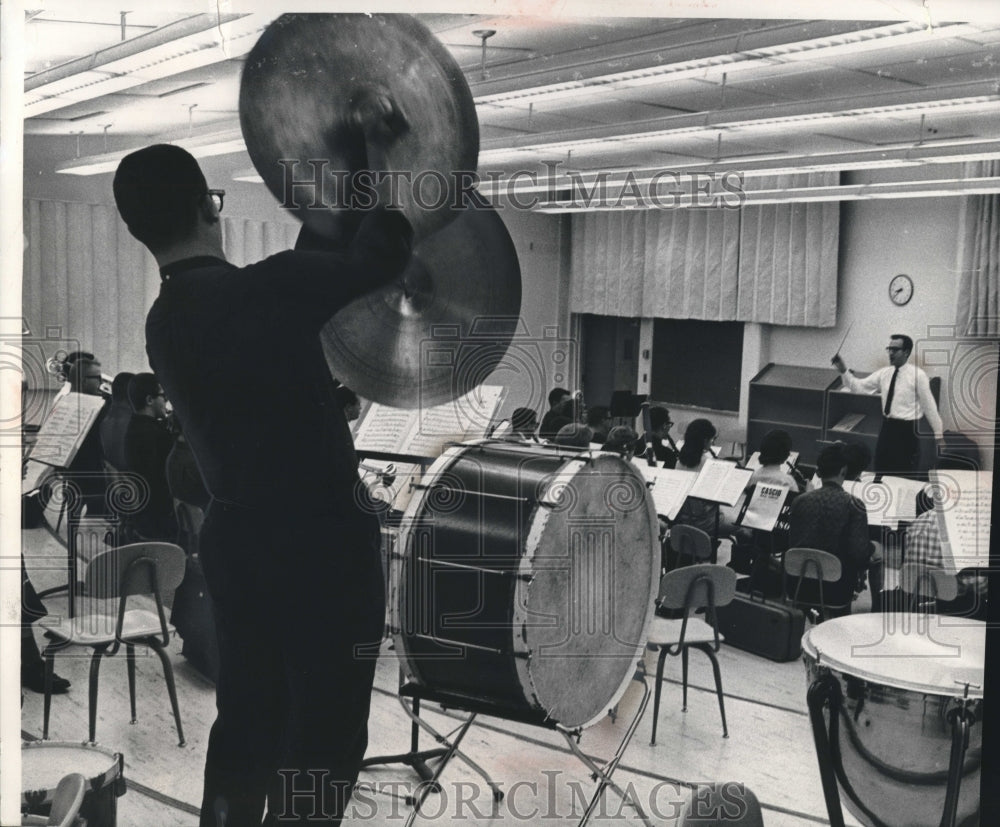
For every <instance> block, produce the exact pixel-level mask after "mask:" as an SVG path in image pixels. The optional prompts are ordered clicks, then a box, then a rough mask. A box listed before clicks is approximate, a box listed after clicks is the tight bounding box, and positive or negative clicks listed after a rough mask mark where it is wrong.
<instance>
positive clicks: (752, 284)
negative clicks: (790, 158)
mask: <svg viewBox="0 0 1000 827" xmlns="http://www.w3.org/2000/svg"><path fill="white" fill-rule="evenodd" d="M838 181H839V176H838V175H837V173H809V174H798V175H784V176H771V177H766V178H754V179H753V185H754V189H755V190H779V191H780V190H782V189H787V188H790V187H794V188H804V187H821V186H835V185H836V184H837V183H838ZM742 219H743V220H742V226H741V228H740V253H739V255H740V266H739V270H740V277H739V300H738V304H739V310H738V312H737V315H736V320H737V321H743V322H760V323H763V324H776V325H794V326H800V327H801V326H805V327H832V326H833V325H834V324H836V322H837V251H838V248H839V243H840V203H839V202H837V201H819V202H809V203H796V204H761V205H758V206H753V207H745V208H744V209H743V210H742Z"/></svg>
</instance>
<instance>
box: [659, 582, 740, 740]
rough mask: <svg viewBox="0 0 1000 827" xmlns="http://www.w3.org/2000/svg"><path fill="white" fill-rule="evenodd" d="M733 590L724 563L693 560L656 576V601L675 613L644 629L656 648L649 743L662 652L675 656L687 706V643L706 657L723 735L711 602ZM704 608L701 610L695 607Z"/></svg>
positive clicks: (721, 601) (718, 640) (720, 601)
mask: <svg viewBox="0 0 1000 827" xmlns="http://www.w3.org/2000/svg"><path fill="white" fill-rule="evenodd" d="M735 595H736V572H734V571H733V570H732V569H730V568H727V567H725V566H715V565H711V564H698V565H694V566H685V567H684V568H681V569H674V570H673V571H668V572H667V573H666V574H665V575H663V577H662V578H661V580H660V593H659V595H658V596H657V598H656V603H657V605H658V606H659V607H661V608H664V609H680V610H681V616H680V617H677V618H665V617H654V618H653V623H652V626H651V628H650V632H649V645H650V646H651V647H656V648H658V649H659V650H660V654H659V659H658V660H657V663H656V689H655V691H654V695H653V733H652V736H651V739H650V743H651V744H655V743H656V725H657V720H658V718H659V713H660V691H661V689H662V687H663V664H664V662H665V661H666V659H667V655H680V656H681V675H682V681H681V685H682V692H683V710H684V711H685V712H686V711H687V683H688V649H690V648H695V649H700V650H701V651H702V652H704V653H705V654H706V655H708V658H709V660H710V661H711V662H712V671H713V673H714V675H715V691H716V694H717V695H718V697H719V712H720V713H721V714H722V734H723V736H724V737H726V738H728V737H729V730H728V728H727V727H726V706H725V701H724V700H723V696H722V675H721V673H720V671H719V660H718V658H716V657H715V653H716V652H718V651H719V647H720V646H721V644H722V636H721V635H720V634H719V626H718V621H717V619H716V616H715V609H716V607H717V606H725V605H726V604H728V603H730V602H731V601H732V599H733V597H734V596H735ZM699 609H704V613H703V614H702V613H700V612H699V611H698V610H699Z"/></svg>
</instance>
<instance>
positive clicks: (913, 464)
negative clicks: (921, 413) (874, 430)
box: [875, 417, 920, 476]
mask: <svg viewBox="0 0 1000 827" xmlns="http://www.w3.org/2000/svg"><path fill="white" fill-rule="evenodd" d="M919 451H920V444H919V442H918V441H917V422H916V420H910V419H889V418H888V417H883V418H882V428H881V430H880V431H879V434H878V443H877V444H876V445H875V473H876V474H892V475H895V476H908V475H910V474H912V473H913V472H914V471H916V470H917V458H918V456H919Z"/></svg>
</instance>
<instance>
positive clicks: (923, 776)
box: [802, 614, 986, 827]
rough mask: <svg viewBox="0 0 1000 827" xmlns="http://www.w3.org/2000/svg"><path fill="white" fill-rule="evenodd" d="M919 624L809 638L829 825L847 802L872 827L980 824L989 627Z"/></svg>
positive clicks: (868, 624)
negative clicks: (840, 801) (840, 802)
mask: <svg viewBox="0 0 1000 827" xmlns="http://www.w3.org/2000/svg"><path fill="white" fill-rule="evenodd" d="M920 621H921V622H920V623H919V625H918V624H917V623H913V624H910V626H909V627H903V628H899V626H898V624H889V623H887V621H886V616H885V615H881V614H863V615H850V616H848V617H842V618H837V619H835V620H828V621H827V622H825V623H821V624H820V625H818V626H816V627H814V628H812V629H810V630H809V631H808V632H806V634H805V636H804V637H803V639H802V650H803V660H804V662H805V665H806V671H807V673H808V676H809V679H810V683H811V686H810V688H809V712H810V716H811V718H812V725H813V736H814V738H815V740H816V750H817V757H818V759H819V764H820V773H821V776H822V778H823V785H824V795H825V797H826V803H827V808H828V810H829V811H830V821H831V823H832V824H837V823H840V824H843V821H842V820H841V821H839V822H838V821H837V820H835V812H836V814H837V815H839V814H840V804H839V798H840V796H843V797H844V798H845V799H846V802H847V806H848V808H849V809H850V811H851V812H852V813H853V814H854V815H855V816H856V817H857V818H858V819H859V820H860V821H861V822H862V823H864V824H866V825H869V827H883V825H906V827H939V825H943V824H948V825H952V824H954V825H968V826H971V825H973V824H978V823H979V819H978V814H979V779H980V770H981V764H982V718H983V674H984V660H985V648H986V628H985V624H984V623H981V622H978V621H974V620H967V619H964V618H962V619H959V618H950V617H937V616H935V615H930V616H921V617H920ZM924 621H926V622H924ZM945 624H947V625H945ZM966 738H967V739H968V740H967V744H968V746H967V748H965V749H964V750H963V749H962V746H963V742H964V741H965V739H966ZM834 779H835V780H834ZM838 790H839V794H838ZM949 813H953V815H949ZM943 816H944V818H943Z"/></svg>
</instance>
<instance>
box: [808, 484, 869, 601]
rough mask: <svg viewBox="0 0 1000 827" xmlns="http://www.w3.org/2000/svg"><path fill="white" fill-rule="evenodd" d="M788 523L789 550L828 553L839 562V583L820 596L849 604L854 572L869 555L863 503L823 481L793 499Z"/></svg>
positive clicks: (866, 519) (856, 573) (841, 489)
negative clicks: (810, 549) (817, 550)
mask: <svg viewBox="0 0 1000 827" xmlns="http://www.w3.org/2000/svg"><path fill="white" fill-rule="evenodd" d="M789 523H790V527H789V536H788V544H789V547H791V548H799V547H804V548H815V549H819V550H820V551H828V552H830V553H831V554H833V555H835V556H836V557H837V558H838V559H839V560H840V565H841V577H840V580H838V581H837V582H836V583H834V584H827V585H826V586H824V595H825V596H826V599H827V601H828V602H830V603H848V602H850V600H851V597H852V596H853V590H854V584H855V583H856V582H857V575H858V572H859V571H860V570H861V569H863V568H865V567H866V566H867V564H868V558H869V557H870V556H871V545H870V543H869V540H868V518H867V516H866V514H865V506H864V503H862V502H861V500H859V499H858V498H857V497H852V496H851V495H850V494H848V493H847V492H846V491H845V490H844V489H843V488H842V487H841V486H840V485H837V484H836V483H834V482H830V481H825V482H824V483H823V487H822V488H818V489H816V490H815V491H809V492H807V493H805V494H800V495H799V496H798V497H796V498H795V502H793V503H792V508H791V513H790V515H789Z"/></svg>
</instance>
